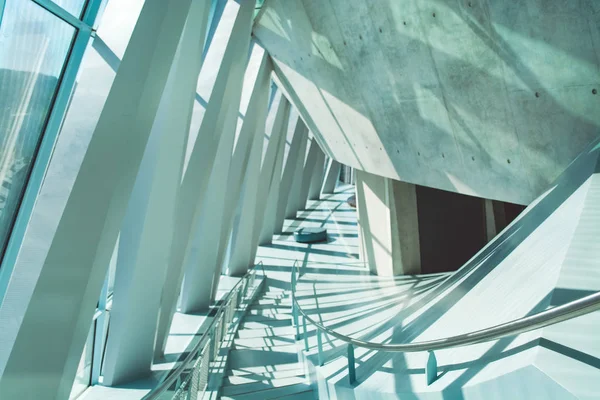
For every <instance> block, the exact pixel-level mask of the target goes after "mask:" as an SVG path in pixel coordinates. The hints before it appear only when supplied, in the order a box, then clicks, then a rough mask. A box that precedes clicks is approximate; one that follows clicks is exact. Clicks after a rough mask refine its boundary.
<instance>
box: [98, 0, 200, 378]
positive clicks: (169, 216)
mask: <svg viewBox="0 0 600 400" xmlns="http://www.w3.org/2000/svg"><path fill="white" fill-rule="evenodd" d="M209 11H210V2H206V1H204V0H192V5H191V7H190V12H189V15H188V19H187V22H186V24H185V28H184V31H183V34H182V37H181V40H180V42H179V47H178V49H177V53H176V55H175V60H174V62H173V67H172V68H171V72H170V74H169V80H168V82H167V87H166V89H165V92H164V94H163V97H162V100H161V103H160V106H159V110H158V115H157V118H156V120H155V122H154V126H153V129H152V134H151V137H150V140H149V143H148V146H147V147H146V152H145V153H144V158H143V160H142V164H141V167H140V172H139V174H138V177H137V180H136V184H135V185H134V189H133V193H132V196H131V199H130V201H129V207H128V210H127V214H126V216H125V220H124V223H123V227H122V228H121V240H120V243H119V247H120V250H119V262H118V264H117V269H116V277H115V286H114V292H113V307H112V312H111V324H110V334H109V336H108V342H107V345H106V353H105V356H104V357H105V358H104V382H103V383H104V384H105V385H109V386H110V385H115V384H119V383H123V382H126V381H129V380H132V379H135V378H138V377H140V376H143V375H145V374H148V373H149V372H150V367H151V365H152V358H153V356H154V338H155V332H156V324H157V320H158V310H159V306H160V297H161V292H162V283H163V281H164V276H165V272H166V266H167V262H166V260H167V259H168V255H169V250H170V247H171V238H172V232H173V222H174V212H175V200H176V196H177V191H178V190H179V184H180V182H181V176H182V169H183V158H184V155H185V147H186V142H187V138H188V132H189V129H190V122H191V116H192V108H193V103H194V95H195V87H196V81H197V80H198V74H199V73H200V66H201V62H202V52H203V49H204V36H205V33H206V25H207V23H208V14H209Z"/></svg>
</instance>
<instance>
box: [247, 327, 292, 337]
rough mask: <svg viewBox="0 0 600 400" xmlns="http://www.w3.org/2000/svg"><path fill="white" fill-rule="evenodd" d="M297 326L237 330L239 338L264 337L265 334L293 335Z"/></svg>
mask: <svg viewBox="0 0 600 400" xmlns="http://www.w3.org/2000/svg"><path fill="white" fill-rule="evenodd" d="M295 333H296V328H294V327H293V326H282V327H275V328H262V329H240V330H239V331H238V332H237V337H239V338H251V337H263V336H293V335H294V334H295Z"/></svg>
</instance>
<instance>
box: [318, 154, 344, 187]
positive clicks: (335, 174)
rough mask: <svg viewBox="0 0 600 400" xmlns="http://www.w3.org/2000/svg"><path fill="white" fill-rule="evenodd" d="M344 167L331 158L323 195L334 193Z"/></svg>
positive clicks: (328, 163)
mask: <svg viewBox="0 0 600 400" xmlns="http://www.w3.org/2000/svg"><path fill="white" fill-rule="evenodd" d="M341 167H342V165H341V164H340V163H339V162H337V161H336V160H334V159H333V158H330V159H329V161H328V162H327V169H326V172H325V180H324V181H323V188H322V189H321V193H333V192H334V191H335V188H336V186H337V182H338V180H339V178H340V170H341Z"/></svg>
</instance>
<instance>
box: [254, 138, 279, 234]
mask: <svg viewBox="0 0 600 400" xmlns="http://www.w3.org/2000/svg"><path fill="white" fill-rule="evenodd" d="M280 129H282V130H283V129H284V127H281V128H280ZM280 135H282V136H284V133H283V132H282V133H280ZM280 142H281V143H280V148H279V150H278V151H277V159H276V160H275V165H274V167H273V177H272V179H271V185H270V187H269V197H268V198H267V203H266V206H265V213H264V219H263V223H262V228H261V230H260V233H259V236H258V244H259V245H265V244H270V243H272V241H273V233H274V232H275V223H276V219H277V203H278V202H279V191H280V190H281V170H282V169H283V156H284V152H285V149H284V147H285V140H281V141H280Z"/></svg>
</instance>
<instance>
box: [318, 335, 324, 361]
mask: <svg viewBox="0 0 600 400" xmlns="http://www.w3.org/2000/svg"><path fill="white" fill-rule="evenodd" d="M317 348H318V349H319V367H322V366H323V339H322V338H321V329H319V328H317Z"/></svg>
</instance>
